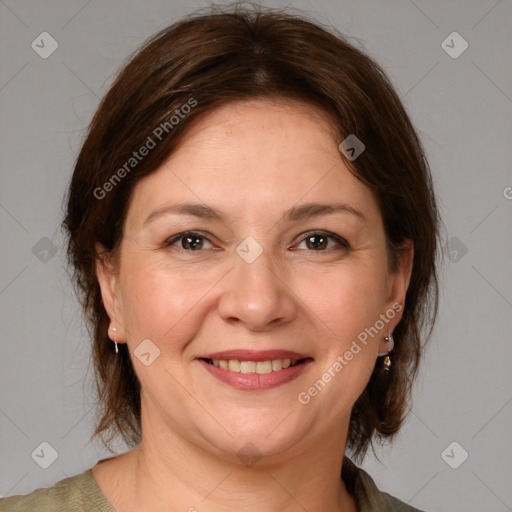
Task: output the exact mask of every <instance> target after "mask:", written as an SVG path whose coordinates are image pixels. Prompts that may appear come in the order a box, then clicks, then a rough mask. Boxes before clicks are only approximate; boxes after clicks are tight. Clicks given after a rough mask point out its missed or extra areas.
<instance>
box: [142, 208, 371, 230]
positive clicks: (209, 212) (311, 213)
mask: <svg viewBox="0 0 512 512" xmlns="http://www.w3.org/2000/svg"><path fill="white" fill-rule="evenodd" d="M333 213H349V214H352V215H354V216H355V217H358V218H360V219H361V220H362V221H366V217H365V216H364V214H363V213H362V212H361V211H360V210H358V209H357V208H354V207H353V206H351V205H349V204H345V203H329V204H325V203H306V204H303V205H300V206H294V207H293V208H290V209H289V210H287V211H286V212H284V214H283V219H284V220H285V221H288V222H297V221H299V220H304V219H309V218H311V217H319V216H321V215H329V214H333ZM173 214H174V215H189V216H193V217H199V218H203V219H211V220H217V221H220V222H225V220H226V217H225V214H224V213H222V212H221V211H219V210H215V209H213V208H210V207H209V206H206V205H203V204H200V203H180V204H173V205H168V206H163V207H161V208H158V209H156V210H154V211H153V212H151V213H150V214H149V215H148V217H147V218H146V220H145V221H144V225H146V224H148V223H149V222H150V221H152V220H153V219H155V218H157V217H161V216H164V215H173Z"/></svg>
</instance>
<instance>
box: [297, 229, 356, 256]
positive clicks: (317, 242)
mask: <svg viewBox="0 0 512 512" xmlns="http://www.w3.org/2000/svg"><path fill="white" fill-rule="evenodd" d="M330 241H333V242H334V246H333V245H332V244H329V242H330ZM302 243H304V244H305V245H306V248H307V249H309V250H310V251H313V252H327V251H328V250H330V249H333V250H339V249H349V248H350V245H349V243H348V242H347V241H346V240H345V239H344V238H341V237H340V236H338V235H335V234H334V233H314V232H313V233H308V234H307V235H306V236H305V238H303V239H302V242H301V244H302Z"/></svg>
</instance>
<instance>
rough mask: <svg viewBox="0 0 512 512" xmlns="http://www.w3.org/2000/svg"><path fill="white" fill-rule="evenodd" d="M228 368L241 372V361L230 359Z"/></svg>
mask: <svg viewBox="0 0 512 512" xmlns="http://www.w3.org/2000/svg"><path fill="white" fill-rule="evenodd" d="M228 368H229V369H230V370H232V371H234V372H239V371H240V361H239V360H238V359H230V360H229V361H228Z"/></svg>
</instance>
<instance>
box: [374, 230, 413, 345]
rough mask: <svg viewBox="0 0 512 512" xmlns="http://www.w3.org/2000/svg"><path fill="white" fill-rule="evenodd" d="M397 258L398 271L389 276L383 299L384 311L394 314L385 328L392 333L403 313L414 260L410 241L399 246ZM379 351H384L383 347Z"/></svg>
mask: <svg viewBox="0 0 512 512" xmlns="http://www.w3.org/2000/svg"><path fill="white" fill-rule="evenodd" d="M398 258H399V260H398V269H397V270H396V271H395V272H393V273H392V274H390V275H389V286H388V289H387V297H386V298H385V311H390V312H391V311H393V313H394V314H393V316H392V319H390V321H389V323H388V324H387V326H386V329H388V330H390V331H393V330H394V328H395V327H396V326H397V324H398V323H399V322H400V320H401V318H402V315H403V311H404V304H405V296H406V294H407V289H408V288H409V282H410V280H411V274H412V265H413V260H414V244H413V243H412V240H409V239H407V240H405V241H404V242H403V243H402V244H401V246H400V248H399V255H398ZM381 349H382V350H383V351H385V350H386V348H385V346H383V347H381Z"/></svg>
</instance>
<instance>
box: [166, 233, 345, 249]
mask: <svg viewBox="0 0 512 512" xmlns="http://www.w3.org/2000/svg"><path fill="white" fill-rule="evenodd" d="M187 236H189V237H196V238H203V239H205V240H208V241H209V242H210V243H212V242H211V241H210V240H209V239H208V237H206V236H204V235H202V234H201V233H198V232H197V231H185V232H183V233H178V234H177V235H174V236H172V237H171V238H168V239H167V240H166V241H165V243H164V245H165V247H171V246H172V245H173V244H174V243H176V242H178V241H179V240H181V239H182V238H185V237H187ZM312 236H324V237H327V238H329V239H332V240H335V241H336V242H337V243H338V245H339V246H340V247H338V248H337V249H336V248H334V250H339V249H340V248H341V249H344V250H347V249H350V244H349V243H348V242H347V241H346V240H345V239H344V238H342V237H340V236H338V235H336V234H335V233H331V232H329V231H310V232H308V233H305V234H304V236H303V238H302V239H301V240H300V242H299V243H302V242H305V241H306V240H307V239H308V237H312ZM177 249H178V250H179V251H181V252H201V250H198V251H193V250H190V249H184V248H181V247H180V248H177ZM332 250H333V248H332V247H331V248H329V249H324V250H319V251H315V250H308V252H318V253H322V252H324V253H325V252H330V251H332Z"/></svg>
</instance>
